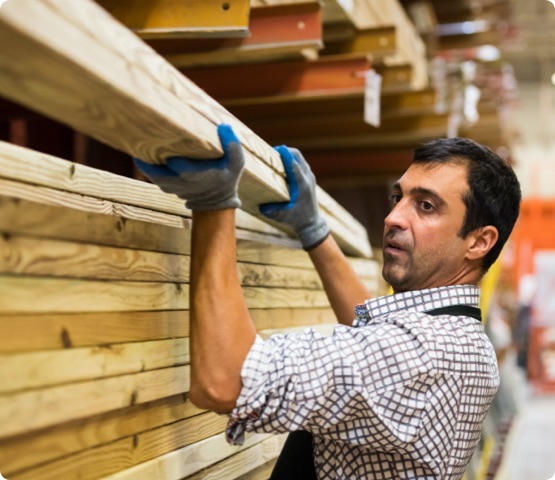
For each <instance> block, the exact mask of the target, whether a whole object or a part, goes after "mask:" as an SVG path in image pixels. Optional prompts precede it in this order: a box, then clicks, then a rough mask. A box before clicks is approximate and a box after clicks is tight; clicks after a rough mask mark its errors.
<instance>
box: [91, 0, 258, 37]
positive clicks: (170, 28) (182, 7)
mask: <svg viewBox="0 0 555 480" xmlns="http://www.w3.org/2000/svg"><path fill="white" fill-rule="evenodd" d="M97 3H98V4H100V5H101V6H102V7H103V8H105V9H106V10H107V11H108V12H110V13H111V14H112V15H113V16H114V17H116V18H117V19H118V20H119V21H120V22H121V23H123V24H124V25H125V26H126V27H128V28H130V29H131V30H133V31H134V32H135V33H136V34H137V35H139V36H140V37H141V38H176V37H178V38H179V37H191V36H194V37H200V36H206V37H245V36H247V35H248V33H249V11H250V4H249V0H227V1H225V2H223V1H222V0H193V1H191V0H188V1H187V2H183V1H180V0H148V1H141V2H136V1H133V0H116V1H114V0H97Z"/></svg>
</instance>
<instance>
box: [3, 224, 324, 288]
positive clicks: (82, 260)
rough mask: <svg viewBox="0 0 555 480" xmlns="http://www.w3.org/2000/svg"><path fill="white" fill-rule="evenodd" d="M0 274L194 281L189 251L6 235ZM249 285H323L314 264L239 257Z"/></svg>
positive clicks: (241, 273) (242, 278) (243, 280)
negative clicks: (244, 260) (301, 265)
mask: <svg viewBox="0 0 555 480" xmlns="http://www.w3.org/2000/svg"><path fill="white" fill-rule="evenodd" d="M0 250H1V251H2V256H1V257H0V274H16V275H27V276H54V277H65V278H81V279H89V280H125V281H147V282H179V283H183V282H189V264H190V257H189V256H188V255H174V254H165V253H157V252H148V251H143V250H130V249H125V248H112V247H103V246H98V245H90V244H84V243H73V242H66V241H57V240H48V239H35V238H31V237H27V236H22V235H9V234H8V235H4V236H2V231H1V230H0ZM237 273H238V276H239V279H240V281H241V284H242V285H244V286H259V287H283V288H304V289H322V284H321V282H320V279H319V277H318V274H317V273H316V271H315V270H314V269H310V270H307V269H302V268H292V267H280V266H268V265H258V264H252V263H239V264H238V265H237Z"/></svg>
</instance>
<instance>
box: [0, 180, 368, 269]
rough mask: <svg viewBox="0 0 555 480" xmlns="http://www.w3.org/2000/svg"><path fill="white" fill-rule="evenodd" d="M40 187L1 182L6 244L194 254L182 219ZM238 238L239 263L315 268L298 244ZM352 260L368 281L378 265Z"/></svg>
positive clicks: (0, 220)
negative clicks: (22, 241) (27, 238)
mask: <svg viewBox="0 0 555 480" xmlns="http://www.w3.org/2000/svg"><path fill="white" fill-rule="evenodd" d="M39 188H40V187H30V186H26V185H25V184H22V183H17V182H8V181H5V180H4V181H3V180H0V189H2V191H3V192H5V193H7V194H10V193H11V194H13V195H14V197H12V198H10V197H4V196H0V211H1V212H2V215H0V232H3V235H4V237H5V240H4V241H6V242H9V241H10V236H13V235H14V234H23V235H31V236H40V237H45V238H44V239H45V240H46V239H55V240H63V241H77V242H81V243H86V244H91V243H92V244H97V245H107V246H116V247H123V248H132V249H137V250H146V251H152V252H163V253H165V254H168V253H170V254H172V253H173V254H179V255H188V254H189V253H190V223H189V222H187V221H184V220H183V219H181V218H179V217H175V216H172V215H162V216H160V215H159V214H156V215H154V212H150V213H149V212H148V211H146V210H144V209H139V210H138V211H137V209H133V208H130V207H129V206H125V205H119V204H116V203H112V202H102V201H99V200H96V201H95V199H92V198H88V199H85V201H84V202H83V201H82V197H81V196H76V195H72V194H68V193H64V192H60V193H61V195H60V194H59V195H57V196H54V195H52V191H50V190H46V189H44V190H43V191H42V192H41V191H40V190H39ZM37 190H38V192H37ZM36 200H38V201H40V202H41V203H36ZM79 200H81V202H79ZM45 203H47V204H45ZM59 205H63V206H62V207H60V206H59ZM68 207H69V208H68ZM237 237H238V240H237V257H238V260H239V261H240V262H248V263H254V264H264V265H278V266H282V267H294V268H308V269H310V268H312V264H311V261H310V259H309V257H308V254H307V253H306V252H305V251H304V250H302V249H301V248H300V245H299V243H298V242H296V241H290V240H288V239H283V238H280V237H275V236H273V235H261V234H259V233H254V232H248V231H245V232H243V231H240V230H239V231H238V232H237ZM349 261H350V263H351V264H352V265H353V268H355V271H357V272H358V274H359V275H360V276H361V277H367V276H368V273H366V271H368V270H370V271H372V269H373V267H372V266H373V265H374V264H375V262H374V261H372V260H366V259H355V258H349ZM39 268H40V267H39ZM116 269H117V267H116ZM371 276H374V274H371Z"/></svg>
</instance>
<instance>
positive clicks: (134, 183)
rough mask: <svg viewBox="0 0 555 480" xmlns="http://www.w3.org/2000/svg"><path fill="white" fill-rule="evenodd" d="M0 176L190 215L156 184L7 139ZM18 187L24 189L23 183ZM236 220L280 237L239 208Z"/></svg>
mask: <svg viewBox="0 0 555 480" xmlns="http://www.w3.org/2000/svg"><path fill="white" fill-rule="evenodd" d="M130 161H131V160H130ZM0 178H4V179H7V180H15V181H20V182H23V183H25V184H32V185H39V186H42V187H49V188H52V189H56V190H61V191H64V192H71V193H77V194H79V195H86V196H89V197H94V198H98V199H101V200H110V201H113V202H115V203H120V204H124V205H132V206H136V207H143V208H146V209H148V210H153V211H159V212H163V213H170V214H175V215H178V216H180V217H184V218H190V217H191V211H190V210H189V209H188V208H186V207H185V202H184V201H183V200H182V199H180V198H178V197H176V196H175V195H169V194H166V193H164V192H162V191H161V190H160V189H159V188H158V187H157V186H156V185H153V184H151V183H146V182H142V181H139V180H134V179H131V178H127V177H122V176H119V175H115V174H113V173H109V172H105V171H103V170H98V169H96V168H91V167H87V166H86V165H79V164H76V163H73V162H69V161H67V160H63V159H61V158H58V157H54V156H52V155H47V154H45V153H41V152H36V151H34V150H30V149H28V148H23V147H20V146H17V145H12V144H10V143H7V142H0ZM21 187H22V188H24V186H23V185H22V186H21ZM66 198H67V197H66ZM45 201H46V200H45ZM70 205H71V203H70ZM236 219H237V227H238V228H240V229H245V230H250V231H254V232H261V233H267V234H271V235H276V236H283V233H281V232H280V231H279V230H278V229H276V228H275V227H272V226H270V225H268V224H267V223H266V222H264V221H262V220H260V219H258V218H256V217H254V216H252V215H250V214H248V213H247V212H244V211H242V210H237V214H236Z"/></svg>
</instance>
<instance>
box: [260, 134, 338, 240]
mask: <svg viewBox="0 0 555 480" xmlns="http://www.w3.org/2000/svg"><path fill="white" fill-rule="evenodd" d="M275 149H276V150H277V152H278V153H279V155H280V157H281V161H282V162H283V168H284V170H285V173H286V175H287V177H286V181H287V186H288V188H289V201H288V202H274V203H265V204H263V205H260V207H259V209H260V212H261V213H262V214H263V215H265V216H266V217H268V218H271V219H272V220H275V221H277V222H281V223H284V224H286V225H289V226H290V227H292V228H293V230H295V232H296V234H297V235H298V236H299V239H300V240H301V243H302V245H303V248H304V249H305V250H311V249H313V248H315V247H317V246H318V245H320V243H322V242H323V241H324V240H325V238H326V237H327V236H328V235H329V233H330V230H329V227H328V225H327V223H326V221H325V219H324V218H323V217H322V215H321V214H320V211H319V208H318V199H317V198H316V178H315V177H314V174H313V173H312V171H311V170H310V166H309V165H308V163H307V162H306V160H305V159H304V157H303V156H302V154H301V152H300V151H299V150H297V149H295V148H288V147H287V146H285V145H280V146H279V147H275Z"/></svg>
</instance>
